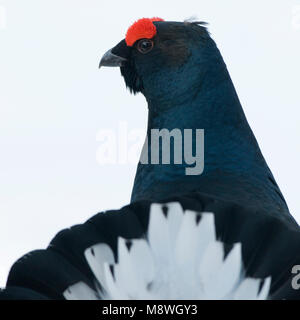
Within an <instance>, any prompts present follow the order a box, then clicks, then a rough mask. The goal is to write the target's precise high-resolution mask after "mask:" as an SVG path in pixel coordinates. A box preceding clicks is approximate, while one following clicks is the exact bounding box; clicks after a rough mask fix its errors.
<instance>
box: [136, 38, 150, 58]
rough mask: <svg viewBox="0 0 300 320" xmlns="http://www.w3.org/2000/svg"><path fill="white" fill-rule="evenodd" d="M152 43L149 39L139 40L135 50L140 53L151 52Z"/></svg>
mask: <svg viewBox="0 0 300 320" xmlns="http://www.w3.org/2000/svg"><path fill="white" fill-rule="evenodd" d="M153 45H154V44H153V41H152V40H150V39H141V40H140V41H139V42H138V43H137V49H138V50H139V52H140V53H144V54H145V53H148V52H149V51H151V50H152V48H153Z"/></svg>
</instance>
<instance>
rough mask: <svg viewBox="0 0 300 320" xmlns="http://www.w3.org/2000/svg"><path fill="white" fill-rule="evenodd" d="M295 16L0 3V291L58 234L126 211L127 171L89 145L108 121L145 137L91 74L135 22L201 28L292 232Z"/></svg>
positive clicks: (256, 5) (294, 10)
mask: <svg viewBox="0 0 300 320" xmlns="http://www.w3.org/2000/svg"><path fill="white" fill-rule="evenodd" d="M299 8H300V1H295V0H293V1H288V0H285V1H282V0H281V1H278V0H276V1H275V0H272V1H271V0H269V1H267V0H264V1H258V0H255V1H254V0H252V1H240V0H226V1H224V0H218V1H217V0H210V1H200V0H196V1H178V2H174V1H173V0H172V1H171V0H168V1H166V0H165V1H156V0H151V1H102V0H101V1H100V0H98V1H96V0H44V1H40V0H26V1H24V0H18V1H17V0H0V13H1V12H2V14H1V15H0V17H1V16H2V17H3V16H4V15H6V22H5V23H4V22H3V21H2V23H1V22H0V285H4V283H5V280H6V277H7V273H8V270H9V267H10V266H11V264H12V263H13V262H14V261H15V260H16V259H17V258H19V257H20V256H21V255H23V254H24V253H26V252H28V251H30V250H32V249H36V248H44V247H45V246H47V244H48V243H49V241H50V240H51V238H52V237H53V236H54V235H55V234H56V233H57V232H58V231H59V230H61V229H62V228H65V227H68V226H71V225H73V224H76V223H82V222H84V221H85V220H86V219H88V218H89V217H90V216H91V215H93V214H95V213H97V212H98V211H101V210H105V209H114V208H119V207H121V206H123V205H125V204H127V203H128V202H129V198H130V193H131V188H132V184H133V178H134V174H135V166H134V165H106V166H100V165H99V164H98V163H97V161H96V151H97V148H98V147H99V142H97V141H96V135H97V132H98V131H99V130H101V129H104V128H107V129H114V128H115V129H117V127H118V124H119V121H125V122H127V123H128V126H129V129H143V130H145V127H146V119H147V113H146V103H145V101H144V98H143V97H142V96H141V95H139V96H131V95H130V94H129V92H128V91H126V90H125V85H124V83H123V79H122V78H121V76H120V72H119V70H118V69H112V68H106V69H103V70H100V71H99V70H98V68H97V66H98V63H99V60H100V58H101V56H102V54H103V53H104V52H105V51H106V50H107V49H109V48H111V47H112V46H114V45H115V44H117V43H118V42H119V41H120V40H121V39H123V38H124V34H125V32H126V30H127V28H128V26H129V25H130V24H131V23H132V22H134V21H135V20H136V19H138V18H141V17H152V16H160V17H162V18H164V19H165V20H178V21H182V20H183V19H185V18H188V17H190V16H193V15H197V16H198V18H199V19H200V20H204V21H207V22H209V23H210V27H209V29H210V31H211V33H212V36H213V38H214V39H215V40H216V42H217V44H218V46H219V48H220V50H221V52H222V54H223V57H224V59H225V62H226V63H227V66H228V68H229V71H230V73H231V76H232V78H233V81H234V83H235V86H236V89H237V91H238V94H239V97H240V99H241V102H242V104H243V107H244V110H245V113H246V115H247V118H248V120H249V122H250V125H251V127H252V129H253V131H254V133H255V135H256V137H257V139H258V142H259V144H260V146H261V149H262V151H263V154H264V156H265V158H266V160H267V162H268V164H269V166H270V167H271V170H272V171H273V173H274V175H275V178H276V180H277V182H278V184H279V186H280V187H281V190H282V192H283V194H284V196H285V198H286V200H287V202H288V204H289V207H290V210H291V212H292V213H293V215H294V216H295V218H296V219H297V221H298V222H300V200H299V198H300V194H299V180H300V173H299V172H300V171H299V164H300V151H299V150H300V148H299V147H300V119H299V117H300V111H299V108H300V103H299V100H300V99H299V98H300V90H299V75H300V64H299V57H300V41H299V40H300V10H299ZM3 12H4V13H5V14H3ZM2 20H3V18H2Z"/></svg>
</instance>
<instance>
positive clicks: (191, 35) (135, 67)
mask: <svg viewBox="0 0 300 320" xmlns="http://www.w3.org/2000/svg"><path fill="white" fill-rule="evenodd" d="M205 24H206V23H204V22H172V21H164V20H163V19H160V18H152V19H149V18H143V19H140V20H138V21H136V22H135V23H134V24H133V25H131V26H130V27H129V29H128V31H127V33H126V37H125V39H123V40H122V41H121V42H119V43H118V44H117V45H116V46H115V47H114V48H112V49H111V50H109V51H107V52H106V53H105V55H104V56H103V57H102V59H101V61H100V67H101V66H108V67H120V69H121V74H122V76H123V77H124V80H125V83H126V86H127V87H128V88H129V90H130V91H131V92H132V93H134V94H136V93H138V92H141V93H142V94H143V95H144V96H145V97H146V99H147V101H148V104H149V106H150V107H151V105H153V104H155V103H156V102H157V103H156V105H159V106H160V107H161V108H167V107H170V106H174V105H176V104H177V103H182V102H183V101H182V100H184V99H186V98H188V97H190V96H191V95H193V90H194V91H198V90H199V86H200V85H201V82H202V81H201V80H203V78H204V77H205V75H206V73H207V71H208V69H209V68H210V67H211V66H212V65H214V68H215V66H216V65H218V63H217V62H218V60H219V61H221V60H222V59H221V56H220V54H219V52H218V49H217V48H216V45H215V43H214V41H213V40H212V39H211V37H210V35H209V33H208V31H207V29H206V28H205Z"/></svg>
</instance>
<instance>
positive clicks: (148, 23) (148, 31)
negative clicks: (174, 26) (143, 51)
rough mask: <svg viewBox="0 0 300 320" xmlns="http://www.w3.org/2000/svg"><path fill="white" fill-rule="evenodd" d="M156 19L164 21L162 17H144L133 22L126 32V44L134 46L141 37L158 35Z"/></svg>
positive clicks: (149, 37)
mask: <svg viewBox="0 0 300 320" xmlns="http://www.w3.org/2000/svg"><path fill="white" fill-rule="evenodd" d="M154 21H164V20H163V19H161V18H157V17H155V18H142V19H139V20H138V21H136V22H135V23H134V24H132V25H131V26H130V27H129V28H128V30H127V33H126V38H125V41H126V44H127V46H129V47H132V46H133V45H134V43H135V42H136V41H137V40H139V39H152V38H153V37H154V36H155V35H156V27H155V25H154V24H153V22H154Z"/></svg>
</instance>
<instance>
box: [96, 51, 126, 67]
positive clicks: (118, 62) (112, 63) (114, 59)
mask: <svg viewBox="0 0 300 320" xmlns="http://www.w3.org/2000/svg"><path fill="white" fill-rule="evenodd" d="M125 61H127V59H125V58H123V57H119V56H117V55H115V54H113V53H112V52H111V50H108V51H107V52H106V53H105V54H104V56H103V57H102V59H101V61H100V64H99V68H101V67H122V66H123V65H124V62H125Z"/></svg>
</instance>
